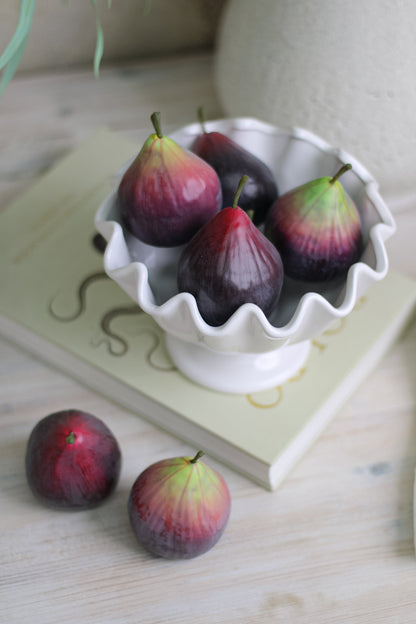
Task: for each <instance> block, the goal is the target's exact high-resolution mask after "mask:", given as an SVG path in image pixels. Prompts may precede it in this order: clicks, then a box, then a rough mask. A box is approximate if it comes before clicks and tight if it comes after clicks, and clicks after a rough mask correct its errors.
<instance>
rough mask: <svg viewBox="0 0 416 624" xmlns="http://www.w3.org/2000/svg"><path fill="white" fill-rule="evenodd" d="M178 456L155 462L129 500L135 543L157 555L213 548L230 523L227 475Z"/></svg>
mask: <svg viewBox="0 0 416 624" xmlns="http://www.w3.org/2000/svg"><path fill="white" fill-rule="evenodd" d="M202 455H203V453H202V451H199V452H198V453H197V454H196V455H195V457H194V458H191V457H174V458H171V459H164V460H161V461H158V462H156V463H155V464H152V465H151V466H149V467H148V468H146V470H144V471H143V472H142V473H141V474H140V475H139V476H138V477H137V479H136V481H135V482H134V484H133V486H132V488H131V491H130V496H129V501H128V513H129V518H130V523H131V527H132V529H133V532H134V534H135V536H136V538H137V541H138V542H139V543H140V544H141V545H142V546H143V547H144V548H146V550H148V551H149V552H151V553H152V554H154V555H157V556H160V557H164V558H166V559H190V558H192V557H197V556H199V555H202V554H203V553H205V552H207V551H208V550H210V549H211V548H212V547H213V546H214V545H215V544H216V543H217V542H218V540H219V539H220V537H221V535H222V534H223V532H224V530H225V527H226V525H227V523H228V519H229V515H230V509H231V497H230V492H229V490H228V487H227V484H226V483H225V481H224V479H223V477H222V476H221V475H220V474H219V473H218V472H217V471H215V470H214V469H212V468H210V467H209V466H208V465H207V464H206V463H205V462H203V461H201V460H200V457H201V456H202Z"/></svg>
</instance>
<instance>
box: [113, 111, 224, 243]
mask: <svg viewBox="0 0 416 624" xmlns="http://www.w3.org/2000/svg"><path fill="white" fill-rule="evenodd" d="M151 119H152V123H153V125H154V129H155V132H154V133H153V134H151V135H150V136H149V137H148V139H147V140H146V141H145V143H144V145H143V147H142V149H141V150H140V153H139V154H138V156H137V157H136V158H135V160H134V161H133V163H132V164H131V165H130V167H129V168H128V169H127V171H126V172H125V174H124V176H123V177H122V180H121V182H120V185H119V188H118V201H119V205H120V213H121V221H122V223H123V224H124V225H125V227H126V228H127V230H128V231H129V232H130V233H131V234H133V235H134V236H135V237H136V238H138V239H140V240H141V241H143V242H144V243H147V244H148V245H154V246H156V247H174V246H179V245H183V244H184V243H187V242H188V241H189V240H190V238H191V237H192V236H193V235H194V234H195V233H196V232H197V231H198V230H199V228H200V227H201V226H202V225H204V223H206V221H208V220H209V219H211V218H212V217H213V216H214V215H215V214H216V213H217V212H218V210H220V208H221V206H222V193H221V185H220V181H219V179H218V176H217V174H216V173H215V171H214V169H213V168H212V167H211V166H210V165H209V164H208V163H206V162H205V161H204V160H202V158H199V157H198V156H197V155H196V154H193V153H192V152H191V151H189V150H185V149H183V148H182V147H181V146H180V145H178V143H176V141H174V140H173V139H171V138H169V137H168V136H164V135H163V134H162V131H161V125H160V114H159V113H153V114H152V116H151Z"/></svg>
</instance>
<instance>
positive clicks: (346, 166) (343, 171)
mask: <svg viewBox="0 0 416 624" xmlns="http://www.w3.org/2000/svg"><path fill="white" fill-rule="evenodd" d="M350 169H352V165H351V164H350V163H347V164H346V165H342V167H341V169H340V170H339V171H338V172H337V173H336V174H335V175H334V177H333V178H331V179H330V181H329V183H330V184H333V183H334V182H336V181H337V180H338V178H340V177H341V176H342V175H343V174H344V173H346V172H347V171H349V170H350Z"/></svg>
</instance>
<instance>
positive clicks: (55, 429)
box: [25, 409, 121, 509]
mask: <svg viewBox="0 0 416 624" xmlns="http://www.w3.org/2000/svg"><path fill="white" fill-rule="evenodd" d="M25 461H26V477H27V481H28V483H29V486H30V488H31V490H32V492H33V494H34V495H35V496H36V498H37V499H38V500H40V501H41V502H42V503H43V504H45V505H47V506H49V507H54V508H57V509H88V508H90V507H94V506H96V505H98V504H99V503H101V502H102V501H103V500H104V499H106V498H107V497H108V496H109V495H110V494H111V493H112V492H113V490H114V488H115V487H116V485H117V482H118V478H119V474H120V467H121V452H120V449H119V446H118V443H117V440H116V439H115V437H114V435H113V433H112V432H111V431H110V429H109V428H108V427H107V425H105V423H104V422H103V421H102V420H100V419H99V418H97V417H96V416H93V415H92V414H88V413H87V412H82V411H80V410H76V409H69V410H63V411H60V412H55V413H53V414H49V416H45V417H44V418H42V420H40V421H39V422H38V423H37V424H36V425H35V427H34V428H33V430H32V432H31V434H30V437H29V440H28V444H27V448H26V458H25Z"/></svg>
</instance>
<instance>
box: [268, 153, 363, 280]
mask: <svg viewBox="0 0 416 624" xmlns="http://www.w3.org/2000/svg"><path fill="white" fill-rule="evenodd" d="M349 169H351V165H350V164H346V165H344V166H343V167H341V169H340V170H339V171H338V173H337V174H336V175H335V176H334V177H332V178H330V177H322V178H316V179H314V180H312V181H310V182H307V183H306V184H302V185H301V186H298V187H296V188H295V189H293V190H291V191H289V192H287V193H285V194H284V195H281V196H280V197H279V198H278V199H277V200H276V202H275V203H274V204H273V206H272V207H271V209H270V211H269V214H268V218H267V221H266V226H265V231H266V234H267V236H268V237H269V238H270V240H271V241H272V242H273V243H274V245H275V246H276V247H277V249H278V250H279V252H280V255H281V257H282V260H283V266H284V269H285V274H286V275H288V276H289V277H292V278H294V279H298V280H304V281H317V282H322V281H325V280H330V279H333V278H336V277H339V276H342V275H344V274H345V273H346V272H347V271H348V269H349V267H350V266H351V265H352V264H353V263H354V262H357V260H358V259H359V257H360V253H361V247H362V231H361V219H360V214H359V212H358V209H357V207H356V205H355V203H354V202H353V200H352V199H351V197H350V196H349V195H348V193H347V192H346V191H345V189H344V188H343V186H342V185H341V183H340V182H339V177H340V176H341V175H342V174H344V173H345V172H346V171H348V170H349Z"/></svg>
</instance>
